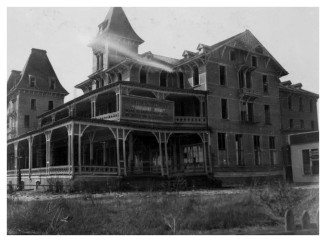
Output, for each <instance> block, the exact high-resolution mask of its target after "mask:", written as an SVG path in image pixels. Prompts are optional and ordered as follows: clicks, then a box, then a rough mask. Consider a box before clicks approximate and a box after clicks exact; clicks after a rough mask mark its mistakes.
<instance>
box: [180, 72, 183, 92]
mask: <svg viewBox="0 0 326 242" xmlns="http://www.w3.org/2000/svg"><path fill="white" fill-rule="evenodd" d="M179 88H180V89H183V88H184V85H183V73H182V72H179Z"/></svg>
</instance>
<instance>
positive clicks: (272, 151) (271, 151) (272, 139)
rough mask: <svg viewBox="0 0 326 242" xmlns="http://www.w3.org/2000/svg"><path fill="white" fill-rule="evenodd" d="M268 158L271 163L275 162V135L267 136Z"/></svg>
mask: <svg viewBox="0 0 326 242" xmlns="http://www.w3.org/2000/svg"><path fill="white" fill-rule="evenodd" d="M269 158H270V163H271V165H272V166H273V165H275V164H276V146H275V137H274V136H270V137H269Z"/></svg>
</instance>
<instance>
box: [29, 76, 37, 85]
mask: <svg viewBox="0 0 326 242" xmlns="http://www.w3.org/2000/svg"><path fill="white" fill-rule="evenodd" d="M29 86H30V87H35V86H36V78H35V77H34V76H29Z"/></svg>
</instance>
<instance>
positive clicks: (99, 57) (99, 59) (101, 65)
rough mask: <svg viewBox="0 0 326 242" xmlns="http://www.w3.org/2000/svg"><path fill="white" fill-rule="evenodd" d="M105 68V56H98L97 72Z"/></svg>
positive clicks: (100, 54) (99, 54)
mask: <svg viewBox="0 0 326 242" xmlns="http://www.w3.org/2000/svg"><path fill="white" fill-rule="evenodd" d="M102 68H103V54H102V53H98V54H96V70H100V69H102Z"/></svg>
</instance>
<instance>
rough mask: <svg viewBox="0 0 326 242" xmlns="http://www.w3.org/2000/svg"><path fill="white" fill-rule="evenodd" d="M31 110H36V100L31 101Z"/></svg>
mask: <svg viewBox="0 0 326 242" xmlns="http://www.w3.org/2000/svg"><path fill="white" fill-rule="evenodd" d="M31 109H32V110H36V99H32V100H31Z"/></svg>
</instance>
